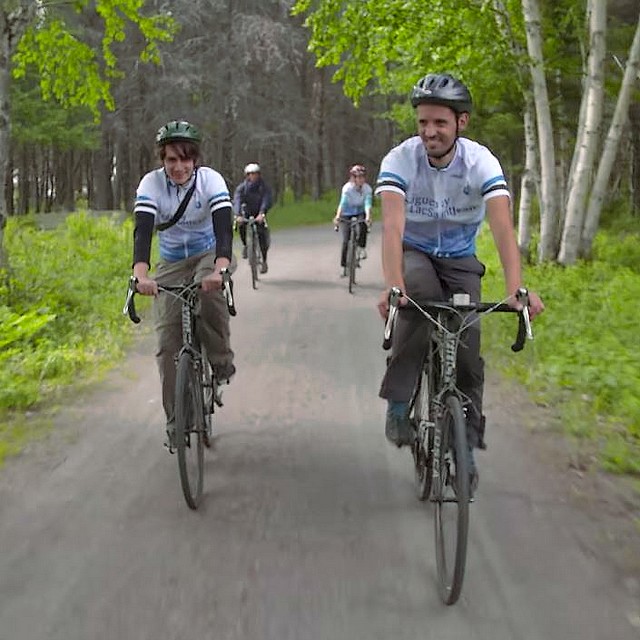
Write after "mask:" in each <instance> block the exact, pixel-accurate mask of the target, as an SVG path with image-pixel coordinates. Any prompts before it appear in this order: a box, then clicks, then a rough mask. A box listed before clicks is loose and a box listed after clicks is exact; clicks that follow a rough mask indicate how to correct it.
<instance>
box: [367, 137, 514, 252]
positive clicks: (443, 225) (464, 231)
mask: <svg viewBox="0 0 640 640" xmlns="http://www.w3.org/2000/svg"><path fill="white" fill-rule="evenodd" d="M383 191H392V192H394V193H399V194H400V195H402V196H404V198H405V203H406V206H405V212H406V221H405V231H404V238H403V242H404V243H405V244H407V245H409V246H411V247H414V248H415V249H418V250H420V251H423V252H425V253H428V254H430V255H433V256H438V257H443V258H459V257H464V256H470V255H474V254H475V250H476V248H475V244H476V243H475V240H476V236H477V234H478V231H479V230H480V225H481V224H482V221H483V220H484V217H485V210H486V201H487V200H489V199H490V198H494V197H496V196H502V195H506V196H509V190H508V188H507V182H506V180H505V177H504V174H503V171H502V168H501V166H500V163H499V162H498V159H497V158H496V157H495V156H494V155H493V154H492V153H491V151H489V149H487V147H484V146H482V145H481V144H478V143H477V142H474V141H473V140H469V139H468V138H458V140H457V142H456V150H455V154H454V157H453V159H452V160H451V162H450V163H449V164H448V165H447V166H446V167H444V168H436V167H433V166H432V165H431V164H430V163H429V161H428V159H427V153H426V150H425V148H424V145H423V143H422V140H421V139H420V137H419V136H414V137H412V138H409V139H408V140H405V141H404V142H402V143H401V144H399V145H398V146H396V147H394V148H393V149H391V151H389V153H388V154H387V155H386V156H385V157H384V159H383V160H382V164H381V165H380V174H379V176H378V180H377V183H376V190H375V193H376V195H379V194H380V193H382V192H383Z"/></svg>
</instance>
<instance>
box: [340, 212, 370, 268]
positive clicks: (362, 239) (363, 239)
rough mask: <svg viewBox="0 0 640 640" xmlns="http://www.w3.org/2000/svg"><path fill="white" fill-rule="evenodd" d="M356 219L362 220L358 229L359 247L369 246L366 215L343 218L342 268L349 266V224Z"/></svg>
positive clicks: (341, 220) (341, 219)
mask: <svg viewBox="0 0 640 640" xmlns="http://www.w3.org/2000/svg"><path fill="white" fill-rule="evenodd" d="M354 218H356V219H357V220H360V224H359V225H358V227H357V229H356V233H357V242H358V246H359V247H362V248H363V249H364V248H365V247H366V246H367V223H366V222H365V221H364V219H365V214H364V213H359V214H358V215H356V216H351V217H348V218H347V217H344V216H343V217H342V218H340V223H341V226H342V253H341V255H340V266H341V267H346V266H347V249H348V247H349V222H350V221H351V220H353V219H354Z"/></svg>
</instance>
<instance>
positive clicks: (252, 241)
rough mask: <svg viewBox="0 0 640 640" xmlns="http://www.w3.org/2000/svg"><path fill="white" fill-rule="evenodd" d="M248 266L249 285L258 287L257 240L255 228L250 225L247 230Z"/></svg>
mask: <svg viewBox="0 0 640 640" xmlns="http://www.w3.org/2000/svg"><path fill="white" fill-rule="evenodd" d="M249 231H250V232H249V238H248V243H249V266H250V267H251V286H252V287H253V288H254V289H257V288H258V284H257V283H258V242H257V238H256V235H257V234H256V230H255V228H254V227H253V226H252V227H251V229H250V230H249Z"/></svg>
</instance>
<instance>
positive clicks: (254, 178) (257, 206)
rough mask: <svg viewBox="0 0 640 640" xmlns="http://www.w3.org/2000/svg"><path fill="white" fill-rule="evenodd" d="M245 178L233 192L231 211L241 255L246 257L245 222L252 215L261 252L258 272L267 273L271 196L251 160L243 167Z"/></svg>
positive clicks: (258, 166)
mask: <svg viewBox="0 0 640 640" xmlns="http://www.w3.org/2000/svg"><path fill="white" fill-rule="evenodd" d="M244 175H245V179H244V180H243V181H242V182H241V183H240V184H239V185H238V186H237V187H236V190H235V193H234V194H233V212H234V213H235V215H236V222H237V223H238V228H239V231H240V240H242V257H243V258H246V257H247V226H246V224H245V222H246V221H247V220H248V219H249V218H250V217H254V218H255V220H256V222H257V223H258V227H257V228H258V241H259V243H260V251H261V252H262V267H261V268H260V273H267V271H268V267H267V252H268V251H269V244H270V234H269V228H268V227H267V212H268V211H269V209H270V208H271V204H272V196H271V189H270V188H269V185H268V184H267V183H266V182H265V181H264V180H263V179H262V176H261V174H260V165H258V164H256V163H255V162H252V163H250V164H248V165H247V166H246V167H245V168H244Z"/></svg>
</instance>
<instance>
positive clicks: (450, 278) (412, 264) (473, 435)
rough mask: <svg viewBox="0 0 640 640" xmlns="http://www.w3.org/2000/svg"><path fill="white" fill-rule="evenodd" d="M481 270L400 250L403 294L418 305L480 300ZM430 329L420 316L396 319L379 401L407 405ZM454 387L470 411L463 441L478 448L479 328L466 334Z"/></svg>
mask: <svg viewBox="0 0 640 640" xmlns="http://www.w3.org/2000/svg"><path fill="white" fill-rule="evenodd" d="M484 272H485V267H484V265H483V264H482V263H481V262H480V261H479V260H478V259H477V258H476V257H475V256H469V257H465V258H436V257H433V256H429V255H427V254H426V253H423V252H421V251H418V250H416V249H413V248H409V247H407V246H405V247H404V278H405V286H406V288H407V294H408V295H409V296H410V297H411V298H413V299H414V300H415V301H416V302H421V301H427V300H448V299H449V298H450V297H451V295H452V294H454V293H468V294H469V295H470V296H471V299H472V300H473V301H479V300H480V280H481V278H482V276H483V275H484ZM432 326H433V325H432V324H431V323H430V322H429V321H428V320H427V319H426V318H424V317H423V316H421V315H420V314H419V313H416V312H411V311H405V310H403V309H402V308H401V310H400V313H398V317H397V321H396V327H395V329H394V333H393V344H392V347H391V356H390V358H389V359H388V363H387V371H386V373H385V376H384V378H383V380H382V385H381V387H380V397H381V398H386V399H387V400H396V401H402V402H408V401H409V400H410V399H411V396H412V394H413V390H414V388H415V385H416V382H417V379H418V374H419V372H420V366H421V364H422V362H423V359H424V355H425V352H426V347H427V344H428V336H429V330H430V328H431V327H432ZM457 372H458V379H457V383H458V387H459V388H460V390H461V391H462V392H463V393H464V394H465V395H467V396H468V397H469V398H470V399H471V402H472V406H471V407H470V408H469V410H468V411H467V426H468V429H467V437H468V441H469V444H470V445H473V446H478V445H479V444H480V443H481V442H482V431H483V429H484V420H483V418H482V390H483V386H484V361H483V359H482V358H481V357H480V325H479V324H474V325H473V326H472V327H470V328H469V329H467V331H466V332H465V334H464V336H463V339H462V344H461V348H460V349H459V350H458V360H457Z"/></svg>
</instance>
